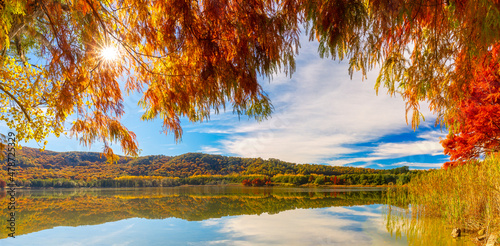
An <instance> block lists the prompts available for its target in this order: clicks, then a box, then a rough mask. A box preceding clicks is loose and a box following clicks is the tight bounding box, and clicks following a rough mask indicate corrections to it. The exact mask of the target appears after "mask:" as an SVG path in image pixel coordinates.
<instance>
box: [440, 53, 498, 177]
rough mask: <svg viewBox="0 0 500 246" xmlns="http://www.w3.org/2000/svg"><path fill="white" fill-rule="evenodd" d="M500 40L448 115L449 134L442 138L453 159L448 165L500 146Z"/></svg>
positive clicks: (480, 154)
mask: <svg viewBox="0 0 500 246" xmlns="http://www.w3.org/2000/svg"><path fill="white" fill-rule="evenodd" d="M499 53H500V43H497V44H496V45H495V46H494V47H493V48H492V49H491V51H490V52H489V53H488V54H487V55H486V56H485V57H484V58H483V59H481V62H479V63H477V64H478V65H477V67H476V68H475V69H474V80H473V81H471V83H469V84H468V85H465V86H464V88H463V89H464V90H468V93H467V96H466V97H465V98H464V99H463V100H461V102H460V103H459V104H458V107H457V108H456V109H455V111H454V113H453V114H451V117H448V119H447V123H448V124H449V130H450V132H449V134H448V136H447V137H446V139H444V140H442V141H441V144H442V145H443V147H444V152H445V154H447V155H450V159H451V161H450V162H447V163H445V164H444V166H443V167H444V168H447V167H450V166H456V165H460V164H461V163H464V162H463V161H466V160H471V159H478V158H480V157H481V156H483V155H485V154H488V153H494V152H497V151H498V150H500V61H499V58H500V54H499Z"/></svg>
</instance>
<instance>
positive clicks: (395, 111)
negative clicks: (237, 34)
mask: <svg viewBox="0 0 500 246" xmlns="http://www.w3.org/2000/svg"><path fill="white" fill-rule="evenodd" d="M306 46H307V47H306V50H307V51H308V52H311V50H314V49H315V48H314V47H315V46H314V45H313V44H312V43H306ZM314 55H315V56H311V55H306V56H305V57H306V58H307V59H304V58H303V57H302V56H299V57H298V59H297V60H298V62H297V63H298V65H297V72H296V73H295V74H294V76H293V78H292V79H291V80H289V81H288V82H287V83H284V82H283V77H284V75H279V76H277V77H279V78H281V79H280V81H281V82H280V83H278V84H273V82H271V84H269V85H267V84H264V89H265V90H266V91H268V92H269V94H270V96H271V99H272V100H273V103H274V104H275V107H276V108H277V110H276V112H274V114H273V116H272V118H271V119H269V120H267V121H264V122H261V123H255V122H249V123H239V124H235V125H236V126H233V127H224V129H220V128H218V129H217V130H214V129H212V130H211V131H218V132H219V133H228V134H231V136H229V137H228V138H226V139H225V140H222V141H221V144H222V147H221V148H223V149H225V151H227V152H229V153H232V154H236V155H239V156H243V157H262V158H279V159H282V160H286V161H291V162H297V163H322V162H323V163H324V162H325V159H331V158H332V157H340V156H341V155H345V154H352V153H356V152H362V151H365V150H366V149H364V148H359V147H352V146H353V145H356V144H359V143H366V142H370V141H376V140H378V139H379V138H381V137H382V136H384V135H387V134H397V133H401V132H404V131H408V130H410V129H411V128H410V126H408V125H406V120H405V105H404V102H403V101H402V100H401V99H400V98H395V97H390V96H388V95H386V94H385V93H384V90H383V89H381V91H380V93H379V95H378V96H377V95H376V93H375V90H374V89H373V87H374V84H375V79H376V75H377V73H376V72H372V73H370V74H368V80H365V81H362V79H361V76H359V74H358V76H356V75H355V76H354V77H353V80H351V79H350V77H349V75H348V65H347V63H345V62H341V63H338V62H335V61H332V60H328V59H320V58H318V57H317V55H316V53H315V52H314ZM282 92H283V93H282ZM424 115H425V116H426V118H432V114H430V113H429V112H424ZM437 144H439V143H437ZM391 147H395V148H396V149H393V150H392V151H393V152H394V153H391V152H390V148H391ZM415 148H416V149H419V150H423V149H426V148H428V149H429V150H432V151H434V150H436V149H437V145H436V144H433V143H431V141H430V140H429V141H428V142H420V143H419V142H416V143H406V145H404V144H401V145H398V144H396V145H392V146H391V145H385V146H384V145H381V146H380V149H379V150H377V151H378V153H379V155H378V156H377V155H376V156H370V157H369V158H372V159H374V160H375V159H377V158H382V156H384V157H385V156H387V155H392V154H394V155H402V154H404V153H403V152H404V151H405V150H408V149H410V150H412V151H413V152H410V153H409V154H412V153H414V152H415V151H414V149H415Z"/></svg>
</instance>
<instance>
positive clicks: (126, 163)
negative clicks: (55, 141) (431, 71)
mask: <svg viewBox="0 0 500 246" xmlns="http://www.w3.org/2000/svg"><path fill="white" fill-rule="evenodd" d="M16 163H17V167H18V168H19V170H18V173H17V177H18V178H22V179H48V178H49V179H50V178H67V179H73V180H89V179H106V178H116V177H120V176H163V177H180V178H183V177H189V176H193V175H230V174H241V175H253V174H259V175H268V176H275V175H277V174H304V175H308V174H318V175H321V174H323V175H341V174H370V173H393V174H397V173H404V172H407V171H408V167H400V168H396V169H391V170H378V169H370V168H355V167H339V166H327V165H318V164H295V163H290V162H284V161H280V160H278V159H268V160H264V159H262V158H240V157H227V156H221V155H210V154H202V153H187V154H183V155H179V156H175V157H170V156H164V155H151V156H144V157H138V158H127V157H120V159H119V161H118V162H117V163H113V164H109V163H106V159H105V158H104V157H101V156H100V154H99V153H93V152H53V151H48V150H45V151H42V152H41V151H39V150H38V149H33V148H27V147H23V148H22V150H17V153H16ZM5 165H6V163H5V162H3V163H2V167H3V168H2V172H3V173H2V175H1V176H4V177H5V176H6V167H5Z"/></svg>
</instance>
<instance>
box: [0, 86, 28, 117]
mask: <svg viewBox="0 0 500 246" xmlns="http://www.w3.org/2000/svg"><path fill="white" fill-rule="evenodd" d="M0 90H1V91H3V92H5V94H7V95H8V96H9V97H10V98H12V100H14V101H15V102H16V104H17V105H18V106H19V108H21V110H22V111H23V113H24V115H25V116H26V118H27V119H28V121H29V122H31V117H30V116H29V114H28V112H26V109H25V108H24V105H23V104H22V103H21V102H19V101H18V100H17V98H16V97H15V96H14V95H12V94H11V93H10V92H9V91H7V90H6V89H5V88H4V87H3V86H2V85H0Z"/></svg>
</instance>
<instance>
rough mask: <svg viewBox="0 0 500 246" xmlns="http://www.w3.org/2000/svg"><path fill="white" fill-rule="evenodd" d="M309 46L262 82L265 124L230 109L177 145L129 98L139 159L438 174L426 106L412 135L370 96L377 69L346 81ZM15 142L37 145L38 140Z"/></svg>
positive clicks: (399, 107) (437, 148)
mask: <svg viewBox="0 0 500 246" xmlns="http://www.w3.org/2000/svg"><path fill="white" fill-rule="evenodd" d="M307 40H308V39H307V38H306V37H304V38H303V39H302V41H301V46H302V48H301V49H300V50H299V53H300V54H299V55H298V56H297V58H296V62H297V69H296V72H295V73H294V74H293V76H292V78H289V77H287V76H285V75H284V74H277V75H275V76H274V78H273V79H272V80H271V81H269V80H268V79H267V78H261V79H260V83H261V85H262V86H263V88H264V90H265V91H266V92H267V93H268V95H269V96H270V98H271V100H272V103H273V105H274V108H275V111H274V113H273V115H272V118H270V119H268V120H265V121H263V122H257V121H255V120H253V119H247V118H245V117H241V118H240V119H239V118H238V116H237V115H234V114H233V113H232V109H228V110H227V112H222V113H221V114H219V115H212V116H211V119H210V120H209V121H205V122H202V123H191V122H189V121H187V119H184V120H183V121H182V126H183V129H184V135H183V138H182V142H181V143H179V144H176V143H175V141H174V137H173V135H172V134H170V135H165V134H164V133H161V130H162V128H161V124H162V123H161V120H160V119H157V120H154V121H149V122H143V121H141V120H140V116H141V115H142V109H141V108H140V107H139V106H137V101H138V100H139V99H140V95H139V94H137V93H136V94H132V95H130V96H128V97H127V98H126V99H125V111H126V114H125V115H124V117H123V119H122V122H123V123H124V124H125V126H126V127H127V128H129V129H130V130H132V131H134V132H135V133H136V134H137V139H138V141H139V148H140V149H142V152H141V156H142V155H155V154H164V155H179V154H183V153H187V152H204V153H211V154H222V155H227V156H240V157H262V158H264V159H267V158H278V159H281V160H284V161H289V162H295V163H318V164H327V165H348V166H362V167H371V168H394V167H398V166H403V165H407V166H410V167H411V168H419V169H422V168H423V169H428V168H439V167H441V165H442V163H443V162H445V161H447V160H448V158H447V156H444V155H443V148H442V147H441V145H440V144H439V138H440V137H442V138H444V137H445V136H446V132H444V131H441V130H440V129H439V127H434V120H435V117H434V116H433V115H432V114H431V113H430V112H429V111H426V106H425V104H423V105H422V110H423V113H424V115H425V118H426V121H425V122H422V123H421V125H420V127H419V129H418V130H417V131H413V129H412V128H411V126H409V125H407V124H406V119H405V105H404V102H403V101H402V99H401V98H398V97H390V96H389V95H387V94H386V91H385V90H384V89H381V90H380V91H379V95H378V96H377V95H376V92H375V90H374V84H375V80H376V77H377V72H378V70H377V71H372V72H370V73H369V74H368V78H367V79H365V80H362V79H361V75H360V73H356V74H355V76H353V78H352V80H351V79H350V76H349V74H348V65H347V62H339V61H333V60H331V59H321V58H320V57H319V55H318V52H317V46H318V44H317V43H316V42H308V41H307ZM69 122H71V118H70V119H69ZM67 127H68V128H69V126H67ZM2 128H3V129H2V130H3V131H7V130H8V129H6V127H5V126H3V127H2ZM47 140H48V145H47V147H46V149H48V150H54V151H102V147H103V146H102V144H100V143H95V144H94V145H92V147H91V148H90V149H89V148H88V147H85V146H81V145H79V143H78V141H77V140H76V139H70V138H68V137H66V136H62V137H60V138H55V137H54V136H50V137H49V138H48V139H47ZM21 144H22V145H24V146H29V147H38V146H39V145H38V144H37V143H36V142H29V143H21ZM112 147H113V149H114V150H115V153H117V154H121V153H122V151H121V149H120V147H119V146H118V145H114V146H112Z"/></svg>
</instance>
